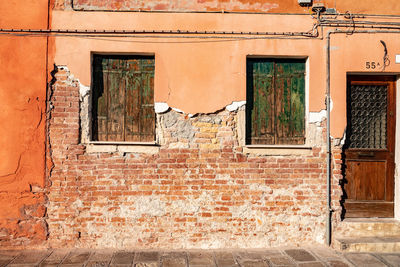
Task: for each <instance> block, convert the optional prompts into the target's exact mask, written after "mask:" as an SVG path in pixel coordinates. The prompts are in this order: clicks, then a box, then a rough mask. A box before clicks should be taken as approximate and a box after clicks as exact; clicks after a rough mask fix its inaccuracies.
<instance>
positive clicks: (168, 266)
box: [161, 257, 186, 267]
mask: <svg viewBox="0 0 400 267" xmlns="http://www.w3.org/2000/svg"><path fill="white" fill-rule="evenodd" d="M161 266H163V267H186V259H185V258H182V257H177V258H170V257H163V258H162V259H161Z"/></svg>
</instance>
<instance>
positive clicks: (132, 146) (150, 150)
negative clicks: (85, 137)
mask: <svg viewBox="0 0 400 267" xmlns="http://www.w3.org/2000/svg"><path fill="white" fill-rule="evenodd" d="M159 151H160V146H159V145H158V144H157V143H156V142H102V141H92V142H89V143H88V144H87V145H86V152H87V153H115V152H121V153H146V154H156V153H158V152H159Z"/></svg>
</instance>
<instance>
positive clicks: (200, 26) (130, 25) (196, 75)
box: [52, 12, 324, 113]
mask: <svg viewBox="0 0 400 267" xmlns="http://www.w3.org/2000/svg"><path fill="white" fill-rule="evenodd" d="M53 15H54V20H53V22H52V23H53V27H54V28H55V29H56V28H66V29H68V28H69V29H75V28H78V29H93V27H94V26H93V25H96V29H120V30H123V29H126V30H128V29H130V30H143V29H146V30H162V29H165V30H169V29H174V30H178V29H180V30H193V31H196V30H198V31H202V30H216V31H218V30H221V31H222V30H224V31H232V30H235V31H290V30H293V31H308V30H310V29H311V28H312V20H311V19H310V18H309V17H305V16H293V17H292V20H291V21H282V16H276V15H271V16H263V15H242V14H240V15H239V14H174V15H173V16H171V15H170V14H154V13H153V14H149V13H103V12H95V13H82V12H54V13H53ZM277 25H279V27H278V26H277ZM320 43H321V41H318V40H308V39H302V40H276V39H265V40H251V39H248V40H232V39H200V38H195V39H193V38H190V39H182V38H181V39H179V38H105V37H103V38H89V39H88V38H79V37H57V39H56V47H57V52H56V55H55V63H56V65H65V66H67V67H68V68H69V70H70V71H71V73H72V74H74V76H75V78H78V79H79V80H80V82H81V83H82V84H83V85H85V86H90V79H91V76H90V75H91V74H90V70H91V66H90V63H91V61H90V56H91V53H138V54H154V55H155V60H156V70H155V102H167V103H168V104H169V106H171V107H174V108H178V109H181V110H183V111H184V112H186V113H211V112H215V111H216V110H219V109H221V108H224V107H225V106H226V105H228V104H230V103H232V101H242V100H245V99H246V57H247V56H249V55H259V56H295V57H304V58H305V57H308V58H309V62H310V72H311V73H312V76H313V77H314V78H313V79H312V80H311V81H310V84H311V86H310V88H313V91H312V92H311V93H312V95H313V101H312V102H311V103H310V110H313V111H320V110H321V109H323V108H324V105H323V95H324V92H323V91H321V90H320V89H321V88H322V87H323V86H324V64H323V62H322V61H321V58H322V57H323V53H324V50H323V49H322V47H321V45H320Z"/></svg>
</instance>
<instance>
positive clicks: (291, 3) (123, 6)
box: [56, 0, 400, 14]
mask: <svg viewBox="0 0 400 267" xmlns="http://www.w3.org/2000/svg"><path fill="white" fill-rule="evenodd" d="M56 3H57V4H56V7H57V8H65V6H68V1H66V0H57V1H56ZM72 3H73V8H74V9H75V10H123V11H127V10H131V11H138V10H140V11H197V12H199V11H200V12H209V11H211V12H212V11H218V12H222V11H224V12H268V13H309V12H310V7H302V6H300V5H299V4H298V1H297V0H279V1H278V0H267V1H266V0H199V1H193V0H151V1H147V0H146V1H136V0H125V1H121V0H103V1H97V0H72ZM314 3H324V5H325V7H327V8H336V9H337V10H338V11H339V12H341V13H345V12H346V11H351V12H352V13H363V14H371V13H373V14H396V10H399V9H400V3H399V1H397V0H384V1H374V0H363V1H358V2H357V4H354V1H348V0H314ZM371 7H373V9H372V8H371Z"/></svg>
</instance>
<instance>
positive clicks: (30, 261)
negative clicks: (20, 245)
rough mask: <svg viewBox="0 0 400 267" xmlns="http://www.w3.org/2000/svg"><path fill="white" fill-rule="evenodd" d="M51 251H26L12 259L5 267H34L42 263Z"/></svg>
mask: <svg viewBox="0 0 400 267" xmlns="http://www.w3.org/2000/svg"><path fill="white" fill-rule="evenodd" d="M49 254H51V251H49V250H41V251H40V250H39V251H38V250H27V251H22V253H20V254H19V255H18V256H17V257H16V258H15V259H13V260H12V261H11V262H10V263H9V264H8V265H7V266H10V267H23V266H36V265H39V264H40V262H42V261H43V259H45V258H46V257H47V256H48V255H49Z"/></svg>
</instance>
